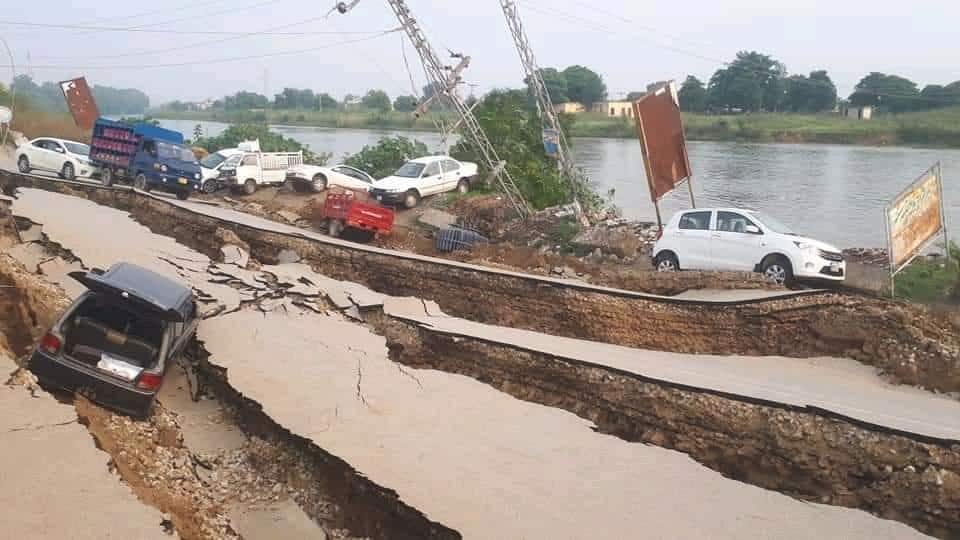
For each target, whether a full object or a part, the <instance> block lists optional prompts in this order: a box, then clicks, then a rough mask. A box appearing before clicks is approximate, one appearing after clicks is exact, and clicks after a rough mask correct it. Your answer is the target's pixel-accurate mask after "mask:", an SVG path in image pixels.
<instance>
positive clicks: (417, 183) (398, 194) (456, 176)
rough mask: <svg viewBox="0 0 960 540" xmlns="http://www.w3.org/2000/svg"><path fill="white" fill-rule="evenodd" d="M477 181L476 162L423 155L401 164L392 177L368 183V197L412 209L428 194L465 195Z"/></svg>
mask: <svg viewBox="0 0 960 540" xmlns="http://www.w3.org/2000/svg"><path fill="white" fill-rule="evenodd" d="M476 178H477V165H476V164H475V163H466V162H459V161H457V160H455V159H453V158H451V157H450V156H426V157H422V158H417V159H412V160H410V161H408V162H406V163H404V164H403V166H402V167H400V168H399V169H397V171H396V172H395V173H393V174H392V175H390V176H388V177H386V178H382V179H380V180H377V181H376V182H374V183H373V184H371V186H370V195H371V196H372V197H373V198H375V199H376V200H378V201H380V202H381V203H383V204H402V205H403V206H405V207H406V208H413V207H414V206H416V205H417V204H419V203H420V199H422V198H423V197H426V196H427V195H435V194H437V193H445V192H447V191H459V192H460V193H466V192H468V191H470V183H471V182H473V181H474V180H476Z"/></svg>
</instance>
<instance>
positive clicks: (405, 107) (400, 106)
mask: <svg viewBox="0 0 960 540" xmlns="http://www.w3.org/2000/svg"><path fill="white" fill-rule="evenodd" d="M418 104H419V103H418V102H417V98H415V97H414V96H397V99H395V100H393V110H395V111H400V112H413V111H414V110H415V109H416V108H417V105H418Z"/></svg>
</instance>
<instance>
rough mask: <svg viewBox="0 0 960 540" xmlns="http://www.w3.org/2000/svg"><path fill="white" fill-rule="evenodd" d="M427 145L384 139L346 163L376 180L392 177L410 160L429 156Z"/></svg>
mask: <svg viewBox="0 0 960 540" xmlns="http://www.w3.org/2000/svg"><path fill="white" fill-rule="evenodd" d="M427 153H428V150H427V145H425V144H423V143H422V142H420V141H415V140H412V139H408V138H406V137H402V136H396V137H383V138H382V139H380V140H379V141H378V142H377V144H375V145H373V146H364V147H363V150H360V151H359V152H357V153H356V154H353V155H350V156H347V157H346V159H344V160H343V162H344V163H346V164H347V165H350V166H351V167H356V168H358V169H360V170H363V171H367V173H368V174H369V175H370V176H372V177H374V178H384V177H386V176H390V175H391V174H392V173H393V172H394V171H396V170H397V169H399V168H400V166H401V165H403V163H404V162H405V161H407V160H409V159H416V158H418V157H423V156H425V155H427Z"/></svg>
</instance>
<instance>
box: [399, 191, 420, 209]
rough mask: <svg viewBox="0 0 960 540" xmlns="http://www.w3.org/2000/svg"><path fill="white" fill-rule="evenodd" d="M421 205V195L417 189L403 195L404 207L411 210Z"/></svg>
mask: <svg viewBox="0 0 960 540" xmlns="http://www.w3.org/2000/svg"><path fill="white" fill-rule="evenodd" d="M418 204H420V193H418V192H417V190H415V189H411V190H410V191H408V192H406V193H405V194H404V195H403V207H404V208H407V209H410V208H414V207H416V206H417V205H418Z"/></svg>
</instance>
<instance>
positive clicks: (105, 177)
mask: <svg viewBox="0 0 960 540" xmlns="http://www.w3.org/2000/svg"><path fill="white" fill-rule="evenodd" d="M100 183H102V184H103V185H105V186H107V187H110V186H112V185H113V169H111V168H110V167H107V168H106V169H104V170H103V172H101V173H100Z"/></svg>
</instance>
